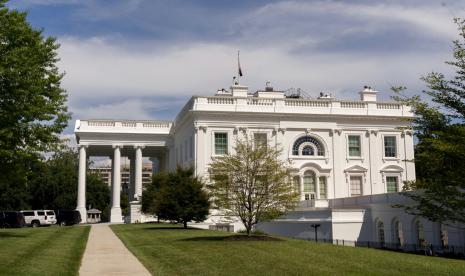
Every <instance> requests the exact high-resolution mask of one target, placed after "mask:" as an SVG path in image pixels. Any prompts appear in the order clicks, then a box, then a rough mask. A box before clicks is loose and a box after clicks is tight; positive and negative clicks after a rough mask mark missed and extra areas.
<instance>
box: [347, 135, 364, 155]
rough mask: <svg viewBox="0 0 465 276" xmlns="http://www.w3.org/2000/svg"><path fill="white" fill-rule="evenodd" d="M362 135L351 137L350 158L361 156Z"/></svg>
mask: <svg viewBox="0 0 465 276" xmlns="http://www.w3.org/2000/svg"><path fill="white" fill-rule="evenodd" d="M361 152H362V151H361V147H360V135H349V156H361Z"/></svg>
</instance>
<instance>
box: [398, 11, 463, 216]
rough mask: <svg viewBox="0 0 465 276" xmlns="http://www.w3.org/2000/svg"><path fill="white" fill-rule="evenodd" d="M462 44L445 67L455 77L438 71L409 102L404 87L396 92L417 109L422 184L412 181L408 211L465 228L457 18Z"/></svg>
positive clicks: (417, 160)
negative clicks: (452, 72) (449, 69)
mask: <svg viewBox="0 0 465 276" xmlns="http://www.w3.org/2000/svg"><path fill="white" fill-rule="evenodd" d="M455 22H456V23H457V26H458V30H459V34H460V36H459V39H457V40H455V41H453V57H454V60H453V61H450V62H446V63H447V64H448V65H450V66H452V68H453V69H454V71H455V74H453V75H452V77H451V78H448V77H446V76H445V75H444V74H442V73H437V72H433V73H430V74H428V75H426V76H425V77H423V78H422V79H423V80H424V81H425V83H426V85H427V87H428V89H427V90H425V91H423V94H424V96H426V98H427V99H430V100H431V101H427V100H425V99H424V98H421V97H420V96H418V95H416V96H413V97H407V96H405V93H404V89H405V88H404V87H397V88H394V91H395V92H397V93H398V94H399V95H398V96H396V99H397V100H399V101H402V102H404V103H406V104H408V105H410V106H411V107H412V110H413V113H414V114H415V116H416V117H415V119H414V122H413V123H414V124H413V127H414V130H415V135H416V137H417V138H418V144H417V145H416V146H415V166H416V170H417V180H416V181H411V182H407V183H406V185H405V188H404V189H405V190H406V191H411V190H414V191H415V192H414V193H410V192H406V193H404V194H405V195H406V196H408V197H410V198H412V199H413V200H414V201H415V204H414V205H413V206H403V207H405V208H406V210H407V211H408V212H409V213H411V214H414V215H421V216H424V217H427V218H429V219H430V220H432V221H438V222H442V223H451V222H452V223H453V222H462V223H465V181H464V179H465V21H464V20H463V19H459V18H456V19H455Z"/></svg>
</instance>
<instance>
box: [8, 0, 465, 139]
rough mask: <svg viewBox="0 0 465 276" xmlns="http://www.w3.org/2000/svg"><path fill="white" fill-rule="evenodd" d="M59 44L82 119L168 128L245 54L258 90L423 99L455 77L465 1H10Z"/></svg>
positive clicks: (74, 107) (247, 75)
mask: <svg viewBox="0 0 465 276" xmlns="http://www.w3.org/2000/svg"><path fill="white" fill-rule="evenodd" d="M7 6H8V7H10V8H14V9H19V10H21V11H27V12H28V17H27V18H28V20H29V22H31V24H32V25H33V26H34V27H35V28H41V29H43V30H44V35H46V36H54V37H56V38H57V40H58V43H60V44H61V47H60V49H59V50H58V52H59V56H60V58H61V60H60V62H59V64H58V66H59V68H60V70H61V71H63V72H65V73H66V75H65V77H64V79H63V83H62V86H63V87H64V88H65V89H66V90H67V93H68V95H69V98H68V106H69V110H70V111H71V112H72V114H73V119H72V121H70V126H69V127H68V128H67V129H66V131H65V133H66V134H69V135H70V134H72V132H73V128H74V120H76V119H168V120H172V119H174V117H175V116H176V114H177V113H178V111H180V109H181V108H182V107H183V105H184V104H185V103H186V101H187V100H188V99H189V98H190V97H191V96H192V95H213V94H214V93H215V92H216V90H217V89H220V88H228V87H229V86H230V84H231V80H232V77H233V76H234V75H235V74H236V73H237V51H238V50H240V53H241V67H242V71H243V73H244V77H243V79H242V82H241V84H244V85H248V86H249V90H250V91H256V90H258V89H262V88H263V87H264V86H265V83H266V82H268V81H269V82H271V85H272V86H274V87H275V89H279V90H287V89H289V88H301V89H302V90H303V91H305V92H306V93H307V94H309V95H310V96H313V97H317V96H318V94H319V92H329V93H332V94H333V95H335V96H336V98H339V99H352V100H356V99H358V98H359V95H358V92H359V91H360V90H361V89H362V87H363V86H364V85H370V86H372V87H373V88H374V89H376V90H378V91H380V93H379V95H378V97H379V98H380V99H381V100H389V99H390V96H391V95H392V94H391V92H390V87H392V86H400V85H403V86H406V87H407V88H408V91H409V92H410V93H420V92H421V91H422V90H423V89H425V85H424V83H423V82H422V81H421V80H420V77H421V76H424V75H426V74H428V73H429V72H432V71H439V72H444V73H446V74H448V73H450V68H449V67H447V66H446V65H445V64H444V62H445V61H447V60H451V59H452V55H451V50H452V46H451V45H452V43H451V41H452V40H454V39H456V38H457V35H458V32H457V28H456V26H455V25H454V23H453V18H454V17H456V16H459V17H460V16H462V17H465V0H464V1H432V0H423V1H419V0H409V1H398V0H391V1H370V0H360V1H358V0H353V1H336V0H322V1H298V0H296V1H260V0H258V1H246V0H244V1H220V0H203V1H202V0H200V1H182V0H170V1H158V0H125V1H123V0H113V1H104V0H29V1H27V0H11V1H10V2H9V3H8V4H7Z"/></svg>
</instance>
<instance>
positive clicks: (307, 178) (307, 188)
mask: <svg viewBox="0 0 465 276" xmlns="http://www.w3.org/2000/svg"><path fill="white" fill-rule="evenodd" d="M315 192H316V176H315V173H314V172H313V171H306V172H305V173H304V193H315Z"/></svg>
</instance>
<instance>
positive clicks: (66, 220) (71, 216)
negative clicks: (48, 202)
mask: <svg viewBox="0 0 465 276" xmlns="http://www.w3.org/2000/svg"><path fill="white" fill-rule="evenodd" d="M55 214H56V218H57V224H59V225H61V226H65V225H74V224H78V223H80V222H81V213H79V211H77V210H55Z"/></svg>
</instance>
